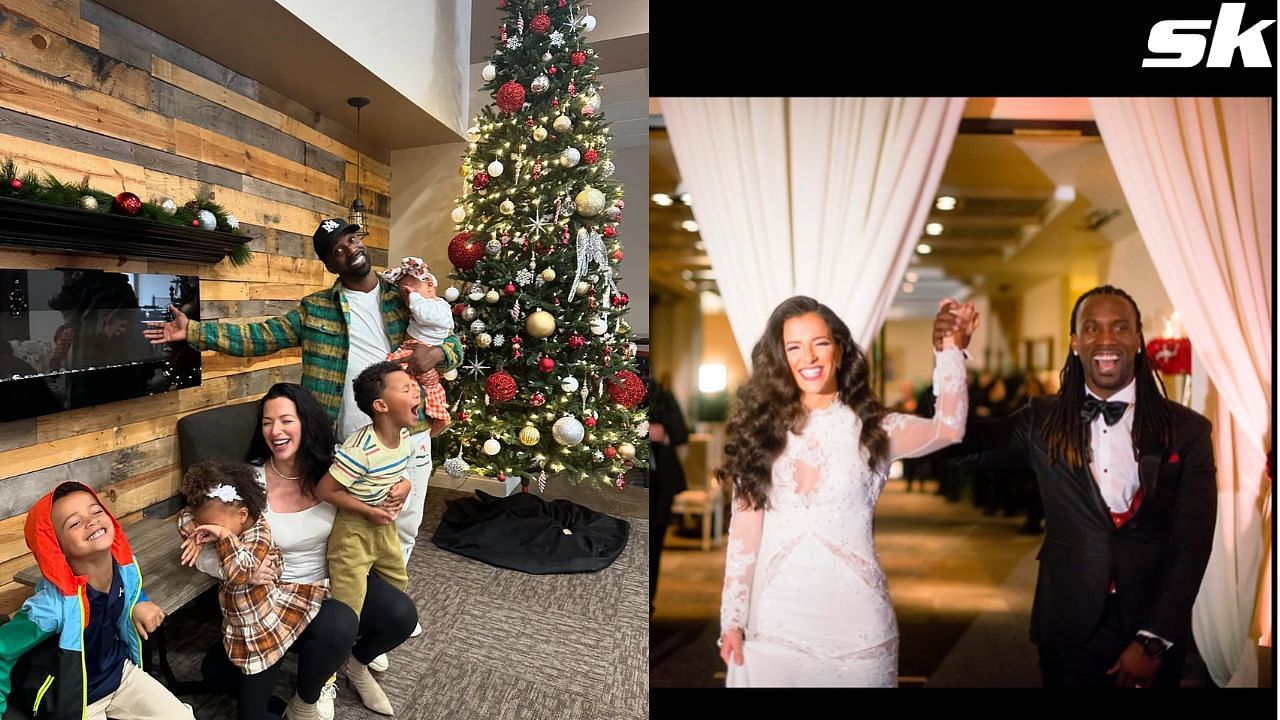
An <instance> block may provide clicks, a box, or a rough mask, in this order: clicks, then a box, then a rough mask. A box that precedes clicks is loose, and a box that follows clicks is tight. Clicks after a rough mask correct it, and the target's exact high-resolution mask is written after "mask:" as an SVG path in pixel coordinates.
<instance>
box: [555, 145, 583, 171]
mask: <svg viewBox="0 0 1280 720" xmlns="http://www.w3.org/2000/svg"><path fill="white" fill-rule="evenodd" d="M580 160H582V153H580V152H578V148H565V149H564V152H562V153H560V164H561V165H563V166H564V167H567V168H571V167H573V166H575V165H577V164H578V162H579V161H580Z"/></svg>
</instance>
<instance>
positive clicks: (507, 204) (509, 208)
mask: <svg viewBox="0 0 1280 720" xmlns="http://www.w3.org/2000/svg"><path fill="white" fill-rule="evenodd" d="M498 210H500V211H501V212H502V214H503V215H511V214H512V213H514V212H515V211H516V204H515V203H513V202H511V201H510V200H503V201H502V204H501V205H499V206H498Z"/></svg>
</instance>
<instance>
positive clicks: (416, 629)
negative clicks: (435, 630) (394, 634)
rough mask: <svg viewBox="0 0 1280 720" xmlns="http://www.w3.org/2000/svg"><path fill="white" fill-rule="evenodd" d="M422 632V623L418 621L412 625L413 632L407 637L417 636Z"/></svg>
mask: <svg viewBox="0 0 1280 720" xmlns="http://www.w3.org/2000/svg"><path fill="white" fill-rule="evenodd" d="M421 634H422V623H418V624H417V625H415V626H414V627H413V632H411V633H409V637H411V638H412V637H418V636H419V635H421Z"/></svg>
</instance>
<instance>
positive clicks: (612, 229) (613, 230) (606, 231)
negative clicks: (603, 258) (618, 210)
mask: <svg viewBox="0 0 1280 720" xmlns="http://www.w3.org/2000/svg"><path fill="white" fill-rule="evenodd" d="M617 234H618V228H616V227H614V226H612V225H610V226H609V227H607V228H605V229H604V236H605V237H613V236H614V235H617Z"/></svg>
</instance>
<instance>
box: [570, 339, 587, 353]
mask: <svg viewBox="0 0 1280 720" xmlns="http://www.w3.org/2000/svg"><path fill="white" fill-rule="evenodd" d="M586 344H587V339H586V338H584V337H582V336H581V335H570V336H569V347H571V348H573V349H575V350H576V349H578V348H580V347H582V346H583V345H586Z"/></svg>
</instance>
